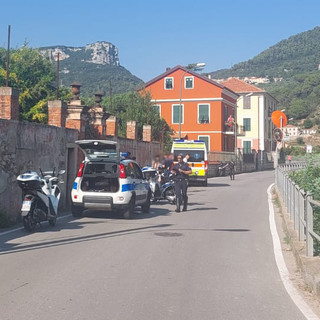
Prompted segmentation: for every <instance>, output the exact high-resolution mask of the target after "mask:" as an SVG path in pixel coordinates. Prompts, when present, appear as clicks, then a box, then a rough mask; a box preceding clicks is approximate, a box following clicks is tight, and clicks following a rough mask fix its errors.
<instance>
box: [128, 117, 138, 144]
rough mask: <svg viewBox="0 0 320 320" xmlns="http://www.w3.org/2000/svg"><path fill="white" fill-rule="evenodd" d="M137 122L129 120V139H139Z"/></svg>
mask: <svg viewBox="0 0 320 320" xmlns="http://www.w3.org/2000/svg"><path fill="white" fill-rule="evenodd" d="M137 133H138V132H137V123H136V122H135V121H128V122H127V139H131V140H137V136H138V135H137Z"/></svg>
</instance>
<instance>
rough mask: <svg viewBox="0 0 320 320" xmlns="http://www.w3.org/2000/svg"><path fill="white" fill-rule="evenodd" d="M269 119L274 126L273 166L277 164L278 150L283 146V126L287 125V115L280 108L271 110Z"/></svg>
mask: <svg viewBox="0 0 320 320" xmlns="http://www.w3.org/2000/svg"><path fill="white" fill-rule="evenodd" d="M271 120H272V122H273V124H274V125H275V126H276V128H275V129H274V130H273V138H274V139H275V141H276V142H277V146H276V150H275V153H274V157H273V159H274V165H273V166H274V168H276V167H277V166H278V160H279V152H280V149H281V148H282V146H283V127H285V126H286V125H287V122H288V119H287V116H286V115H285V114H284V113H283V112H282V111H280V110H276V111H273V112H272V114H271Z"/></svg>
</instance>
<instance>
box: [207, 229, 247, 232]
mask: <svg viewBox="0 0 320 320" xmlns="http://www.w3.org/2000/svg"><path fill="white" fill-rule="evenodd" d="M212 231H219V232H249V231H251V229H212Z"/></svg>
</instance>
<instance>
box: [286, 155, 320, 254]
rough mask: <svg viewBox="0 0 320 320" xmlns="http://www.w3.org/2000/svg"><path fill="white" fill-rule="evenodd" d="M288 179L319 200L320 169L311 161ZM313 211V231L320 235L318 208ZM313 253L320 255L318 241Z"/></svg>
mask: <svg viewBox="0 0 320 320" xmlns="http://www.w3.org/2000/svg"><path fill="white" fill-rule="evenodd" d="M290 178H291V179H292V180H293V181H294V182H295V183H296V184H298V186H299V187H300V188H302V189H303V190H304V191H305V192H310V193H311V194H312V197H313V199H315V200H318V201H319V200H320V167H319V166H318V165H315V164H314V162H313V160H312V159H310V160H309V162H308V164H307V166H306V168H305V169H302V170H299V171H293V172H291V173H290ZM313 209H314V214H313V230H314V232H315V233H317V234H320V208H319V207H314V208H313ZM314 253H315V254H316V255H319V254H320V243H319V242H318V241H314Z"/></svg>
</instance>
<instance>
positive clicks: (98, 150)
mask: <svg viewBox="0 0 320 320" xmlns="http://www.w3.org/2000/svg"><path fill="white" fill-rule="evenodd" d="M84 151H85V153H86V155H87V156H89V157H90V158H91V159H93V158H97V159H101V158H111V159H115V158H118V157H119V154H118V153H117V150H116V149H115V146H114V145H111V146H109V145H96V146H94V147H91V146H90V147H88V148H84Z"/></svg>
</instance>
